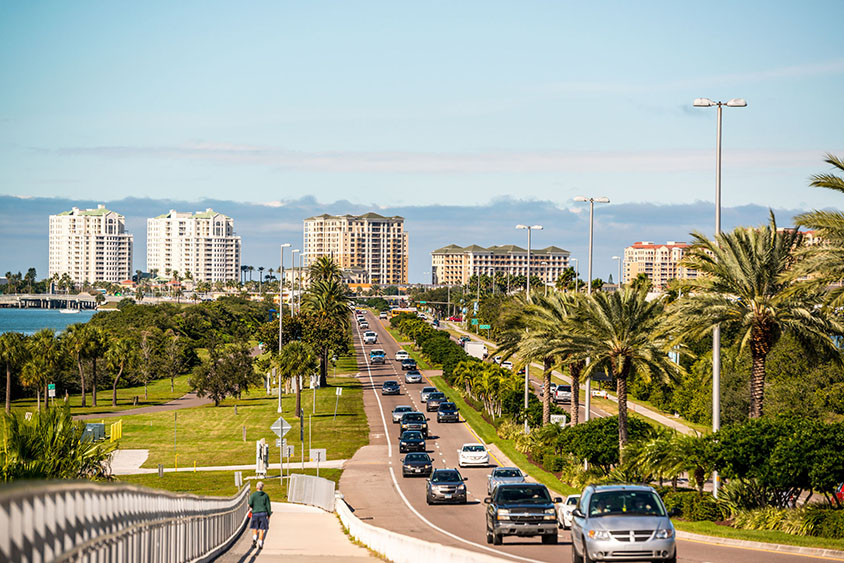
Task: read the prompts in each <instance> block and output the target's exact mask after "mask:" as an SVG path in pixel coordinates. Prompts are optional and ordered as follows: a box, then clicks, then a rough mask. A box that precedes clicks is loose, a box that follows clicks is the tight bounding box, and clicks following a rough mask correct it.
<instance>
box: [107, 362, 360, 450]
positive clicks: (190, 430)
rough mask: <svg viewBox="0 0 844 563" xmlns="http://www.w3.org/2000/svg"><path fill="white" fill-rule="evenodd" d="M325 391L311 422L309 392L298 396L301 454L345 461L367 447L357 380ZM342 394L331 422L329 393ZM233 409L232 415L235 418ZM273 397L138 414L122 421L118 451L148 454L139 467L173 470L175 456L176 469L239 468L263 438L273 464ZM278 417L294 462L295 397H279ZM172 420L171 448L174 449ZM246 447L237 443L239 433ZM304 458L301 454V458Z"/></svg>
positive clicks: (334, 383) (253, 395) (336, 381)
mask: <svg viewBox="0 0 844 563" xmlns="http://www.w3.org/2000/svg"><path fill="white" fill-rule="evenodd" d="M329 384H330V385H331V387H326V388H323V389H319V390H317V392H316V413H317V414H316V415H314V416H313V418H311V411H312V408H313V407H312V405H313V397H314V395H313V393H314V392H313V391H312V390H310V389H305V390H304V391H303V392H302V405H303V409H304V411H305V424H304V437H305V449H307V448H309V447H313V448H326V449H327V450H328V451H327V454H328V459H346V458H349V457H351V456H352V454H354V452H355V451H357V449H358V448H360V447H361V446H363V445H365V444H366V443H367V442H368V434H369V426H368V425H367V421H366V415H365V414H364V411H363V397H362V395H363V391H362V388H361V384H360V383H359V382H358V380H356V379H354V378H349V377H339V376H338V377H336V378H334V377H329ZM337 387H341V388H342V389H343V394H342V395H341V396H340V398H339V405H338V408H337V419H336V421H335V420H333V414H334V403H335V399H336V398H337V396H336V393H335V390H336V388H337ZM235 405H237V414H235ZM277 405H278V397H273V396H269V397H268V396H266V395H265V394H264V389H263V388H258V389H253V390H252V391H251V392H250V393H249V394H245V395H244V396H243V397H242V398H241V399H239V400H238V399H227V400H226V401H224V402H222V403H221V404H220V406H219V407H215V406H214V405H207V406H204V407H197V408H191V409H182V410H179V411H170V412H160V413H153V414H140V415H131V416H125V417H123V419H122V420H123V438H121V439H120V444H119V447H120V448H123V449H148V450H149V457H148V458H147V461H146V462H145V463H144V467H157V465H158V464H159V463H162V464H164V466H165V467H173V465H174V463H175V454H178V455H179V465H180V466H183V467H187V466H191V465H193V463H194V462H196V464H197V465H199V466H211V465H242V464H249V463H254V462H255V441H256V440H260V439H261V438H265V439H266V440H267V441H268V443H269V444H270V459H271V460H274V461H273V462H275V460H277V459H278V458H277V457H276V456H278V448H276V447H275V439H276V435H275V434H274V433H273V432H272V430H270V426H271V425H272V423H273V422H274V421H275V420H276V419H277V418H278V416H279V415H278V413H277ZM282 406H283V410H284V412H283V415H282V416H283V417H284V419H285V420H287V421H288V422H289V423H290V425H291V426H293V429H292V430H290V432H289V433H288V434H287V436H286V438H287V439H288V443H290V444H291V445H293V446H295V448H296V451H295V457H294V460H298V459H300V456H301V455H302V453H303V452H302V447H301V442H300V441H299V419H297V418H296V417H295V416H294V415H293V410H294V407H295V396H294V395H291V394H286V395H284V397H282ZM174 419H176V445H175V447H174V443H173V438H174ZM309 421H310V423H311V437H312V442H311V446H309V445H308V436H309V432H308V423H309ZM244 427H245V428H246V441H245V442H244V441H243V428H244ZM304 453H305V455H306V456H307V452H304Z"/></svg>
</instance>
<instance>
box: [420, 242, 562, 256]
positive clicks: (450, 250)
mask: <svg viewBox="0 0 844 563" xmlns="http://www.w3.org/2000/svg"><path fill="white" fill-rule="evenodd" d="M469 252H477V253H481V252H489V253H492V254H527V249H525V248H522V247H521V246H517V245H515V244H502V245H494V246H490V247H489V248H484V247H483V246H478V245H477V244H471V245H469V246H458V245H456V244H449V245H448V246H443V247H442V248H438V249H436V250H434V251H433V252H431V254H466V253H469ZM530 252H531V254H569V251H568V250H565V249H563V248H560V247H558V246H546V247H545V248H532V249H531V251H530Z"/></svg>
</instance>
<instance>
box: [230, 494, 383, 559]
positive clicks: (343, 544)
mask: <svg viewBox="0 0 844 563" xmlns="http://www.w3.org/2000/svg"><path fill="white" fill-rule="evenodd" d="M272 504H273V515H272V517H271V518H270V529H269V531H268V532H267V536H266V540H265V542H264V547H263V549H257V547H252V531H251V530H249V529H247V530H246V531H245V532H244V533H243V535H242V536H241V537H240V538H239V539H238V540H237V542H236V543H235V544H234V545H233V546H232V548H231V549H229V550H228V551H227V552H226V553H224V554H222V555H221V556H220V557H218V558H217V559H216V561H220V562H222V563H235V562H237V563H240V562H250V563H251V562H253V561H282V560H284V561H297V562H299V563H324V562H332V563H334V562H340V561H360V562H366V561H381V560H380V559H378V558H377V557H375V556H373V555H372V554H371V553H370V552H369V550H367V549H366V548H363V547H360V546H357V545H355V544H353V543H352V541H351V539H349V537H348V536H346V534H345V533H344V532H343V527H342V526H341V524H340V521H339V520H338V519H337V516H336V515H335V514H333V513H330V512H325V511H324V510H321V509H319V508H314V507H312V506H303V505H300V504H289V503H283V502H274V503H272Z"/></svg>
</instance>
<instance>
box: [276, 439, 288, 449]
mask: <svg viewBox="0 0 844 563" xmlns="http://www.w3.org/2000/svg"><path fill="white" fill-rule="evenodd" d="M275 447H277V448H286V447H287V439H286V438H276V439H275Z"/></svg>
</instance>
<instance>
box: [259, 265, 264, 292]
mask: <svg viewBox="0 0 844 563" xmlns="http://www.w3.org/2000/svg"><path fill="white" fill-rule="evenodd" d="M263 286H264V267H263V266H258V293H259V294H260V293H263Z"/></svg>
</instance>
